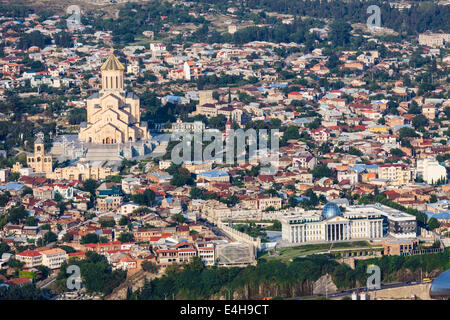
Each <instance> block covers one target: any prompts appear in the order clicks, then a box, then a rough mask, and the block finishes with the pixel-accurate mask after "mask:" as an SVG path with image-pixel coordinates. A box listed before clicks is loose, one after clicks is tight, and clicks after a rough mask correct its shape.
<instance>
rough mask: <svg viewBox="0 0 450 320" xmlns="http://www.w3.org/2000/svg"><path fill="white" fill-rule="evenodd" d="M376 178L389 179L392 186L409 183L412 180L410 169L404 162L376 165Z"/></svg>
mask: <svg viewBox="0 0 450 320" xmlns="http://www.w3.org/2000/svg"><path fill="white" fill-rule="evenodd" d="M378 178H380V179H386V180H389V181H390V183H391V184H392V185H394V186H402V185H407V184H410V183H411V182H412V180H413V175H412V170H411V169H409V168H408V167H407V166H406V165H404V164H395V163H393V164H382V165H380V166H379V167H378Z"/></svg>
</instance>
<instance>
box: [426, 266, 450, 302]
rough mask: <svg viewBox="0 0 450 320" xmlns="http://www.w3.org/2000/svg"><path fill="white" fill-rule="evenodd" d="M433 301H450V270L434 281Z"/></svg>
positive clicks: (431, 291) (431, 290)
mask: <svg viewBox="0 0 450 320" xmlns="http://www.w3.org/2000/svg"><path fill="white" fill-rule="evenodd" d="M430 297H431V298H432V299H447V300H449V299H450V269H448V270H447V271H445V272H443V273H441V274H440V275H439V276H438V277H437V278H436V279H434V280H433V282H432V283H431V287H430Z"/></svg>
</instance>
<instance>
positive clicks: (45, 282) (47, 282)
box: [36, 274, 57, 289]
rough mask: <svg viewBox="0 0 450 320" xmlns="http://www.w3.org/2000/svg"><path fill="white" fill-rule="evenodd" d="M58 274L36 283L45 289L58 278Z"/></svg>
mask: <svg viewBox="0 0 450 320" xmlns="http://www.w3.org/2000/svg"><path fill="white" fill-rule="evenodd" d="M56 276H57V275H56V274H54V275H51V276H50V277H48V278H47V279H44V280H42V281H39V282H38V283H37V284H36V285H37V286H38V287H39V288H40V289H43V288H45V287H46V286H48V285H49V284H50V283H52V282H53V281H55V280H56Z"/></svg>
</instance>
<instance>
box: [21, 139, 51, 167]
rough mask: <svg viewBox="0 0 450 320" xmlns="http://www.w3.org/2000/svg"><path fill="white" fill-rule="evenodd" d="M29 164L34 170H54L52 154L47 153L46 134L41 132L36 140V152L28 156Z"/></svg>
mask: <svg viewBox="0 0 450 320" xmlns="http://www.w3.org/2000/svg"><path fill="white" fill-rule="evenodd" d="M27 165H28V167H29V168H33V170H34V172H52V156H47V155H45V150H44V134H43V133H42V132H39V133H38V134H37V135H36V140H35V141H34V154H33V155H30V156H27Z"/></svg>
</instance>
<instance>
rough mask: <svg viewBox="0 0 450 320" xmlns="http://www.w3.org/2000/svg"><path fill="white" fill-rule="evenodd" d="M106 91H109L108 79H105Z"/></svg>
mask: <svg viewBox="0 0 450 320" xmlns="http://www.w3.org/2000/svg"><path fill="white" fill-rule="evenodd" d="M105 84H106V89H108V77H105Z"/></svg>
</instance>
